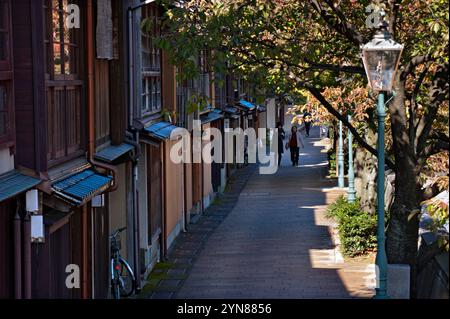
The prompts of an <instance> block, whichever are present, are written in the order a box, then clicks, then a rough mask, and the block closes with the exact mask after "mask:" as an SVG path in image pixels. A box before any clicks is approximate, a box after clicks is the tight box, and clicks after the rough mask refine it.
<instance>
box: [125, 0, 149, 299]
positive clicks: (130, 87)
mask: <svg viewBox="0 0 450 319" xmlns="http://www.w3.org/2000/svg"><path fill="white" fill-rule="evenodd" d="M146 2H147V1H146ZM144 4H145V3H142V4H140V5H138V6H136V7H129V8H128V11H127V16H128V126H129V128H130V130H131V131H132V132H133V134H132V137H131V139H132V141H130V144H131V145H134V146H135V149H136V154H135V159H136V160H133V163H132V171H133V173H132V175H133V180H132V185H131V192H132V196H133V203H132V206H133V220H132V223H133V247H134V249H133V261H134V262H133V264H134V273H135V274H136V283H135V287H136V290H137V292H139V291H140V287H141V274H140V271H139V268H140V267H139V237H140V236H139V216H138V214H139V212H138V194H137V178H138V166H137V159H138V156H137V155H139V156H140V153H141V147H140V145H139V132H137V130H136V129H135V128H134V125H133V119H134V93H135V92H134V76H135V71H134V70H135V64H134V41H133V40H134V33H133V22H134V16H133V14H134V11H135V10H137V9H139V8H140V7H141V6H142V5H144Z"/></svg>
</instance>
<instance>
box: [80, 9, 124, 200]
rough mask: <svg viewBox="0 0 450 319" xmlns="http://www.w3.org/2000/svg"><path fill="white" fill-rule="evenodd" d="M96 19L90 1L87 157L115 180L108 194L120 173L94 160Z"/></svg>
mask: <svg viewBox="0 0 450 319" xmlns="http://www.w3.org/2000/svg"><path fill="white" fill-rule="evenodd" d="M93 17H94V10H93V6H92V0H88V2H87V34H86V37H87V41H86V42H87V69H88V70H87V73H88V74H87V97H88V99H87V108H88V112H87V121H88V150H87V156H88V161H89V163H91V164H92V165H93V166H97V167H100V168H102V169H105V170H106V171H108V172H109V173H111V175H112V178H113V185H112V186H111V187H110V188H109V189H108V192H113V191H115V190H116V189H117V187H118V171H117V168H116V167H114V166H112V165H107V164H104V163H101V162H97V161H96V160H94V154H95V129H94V127H95V121H94V116H95V111H94V107H95V98H94V92H95V89H94V87H95V86H94V55H95V52H94V31H93V28H94V25H93V21H92V19H93Z"/></svg>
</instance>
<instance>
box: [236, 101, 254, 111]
mask: <svg viewBox="0 0 450 319" xmlns="http://www.w3.org/2000/svg"><path fill="white" fill-rule="evenodd" d="M239 104H240V105H242V106H243V107H245V108H247V109H249V110H254V109H255V108H256V105H255V104H253V103H250V102H248V101H246V100H240V101H239Z"/></svg>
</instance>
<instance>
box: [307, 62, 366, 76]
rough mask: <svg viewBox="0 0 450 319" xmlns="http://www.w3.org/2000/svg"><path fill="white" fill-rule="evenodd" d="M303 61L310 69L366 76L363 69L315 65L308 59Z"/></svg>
mask: <svg viewBox="0 0 450 319" xmlns="http://www.w3.org/2000/svg"><path fill="white" fill-rule="evenodd" d="M304 61H305V62H306V63H308V64H309V65H310V66H311V67H310V69H319V70H329V71H333V72H345V73H352V74H361V75H365V74H366V72H365V70H364V68H362V67H359V66H351V65H335V64H326V63H317V62H314V61H311V60H309V59H308V58H305V59H304Z"/></svg>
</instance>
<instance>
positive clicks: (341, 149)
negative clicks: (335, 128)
mask: <svg viewBox="0 0 450 319" xmlns="http://www.w3.org/2000/svg"><path fill="white" fill-rule="evenodd" d="M342 134H343V132H342V121H339V143H338V187H339V188H344V186H345V185H344V169H345V168H344V138H343V136H342Z"/></svg>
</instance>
